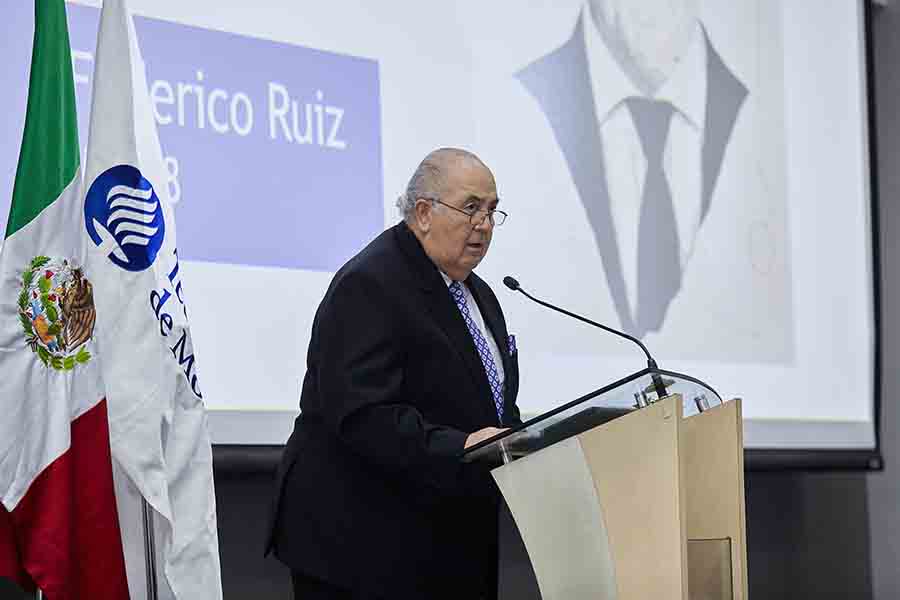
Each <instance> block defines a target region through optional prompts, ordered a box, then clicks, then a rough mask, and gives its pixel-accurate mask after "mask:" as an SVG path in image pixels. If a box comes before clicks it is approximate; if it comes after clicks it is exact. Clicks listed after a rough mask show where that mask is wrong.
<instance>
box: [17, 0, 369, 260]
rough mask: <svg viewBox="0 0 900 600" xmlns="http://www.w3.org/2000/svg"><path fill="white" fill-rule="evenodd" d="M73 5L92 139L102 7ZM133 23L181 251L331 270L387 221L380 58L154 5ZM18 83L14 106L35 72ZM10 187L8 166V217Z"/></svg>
mask: <svg viewBox="0 0 900 600" xmlns="http://www.w3.org/2000/svg"><path fill="white" fill-rule="evenodd" d="M15 4H22V5H25V4H26V3H15ZM67 10H68V14H69V29H70V37H71V43H72V48H73V62H74V68H75V78H76V94H77V99H78V112H79V130H80V135H81V141H82V145H84V144H85V142H86V141H87V125H88V122H89V121H88V119H89V114H88V113H89V110H90V93H91V85H92V84H93V81H92V77H93V75H92V73H93V65H94V63H93V61H94V50H95V44H96V35H97V27H98V20H99V11H98V10H97V9H95V8H92V7H85V6H77V5H71V4H70V5H68V6H67ZM7 14H9V15H11V17H12V18H13V20H14V21H16V22H18V23H17V24H16V25H17V26H14V27H12V28H10V29H8V30H9V31H11V32H16V33H15V35H17V36H19V37H21V40H18V41H17V42H16V43H17V44H23V45H25V46H26V47H28V48H29V51H28V52H29V53H30V43H31V31H32V27H33V16H32V15H31V14H30V9H29V10H18V9H16V10H13V11H9V9H4V15H5V16H6V15H7ZM19 25H21V26H19ZM135 27H136V30H137V33H138V38H139V43H140V45H141V51H142V53H143V56H144V61H145V63H146V65H147V81H148V85H149V86H150V91H151V99H152V101H153V106H154V112H155V115H156V120H157V124H158V129H159V135H160V141H161V143H162V147H163V154H164V155H165V156H166V160H167V166H168V168H169V173H170V180H169V181H168V182H166V183H165V184H166V185H169V191H170V193H171V195H172V196H173V199H175V200H177V203H176V210H175V215H176V223H177V227H178V246H179V255H180V256H182V257H184V258H185V259H188V260H199V261H209V262H217V263H231V264H243V265H258V266H274V267H284V268H296V269H310V270H321V271H334V270H336V269H337V268H338V267H340V265H341V264H342V263H343V262H344V261H346V260H347V259H348V258H349V257H350V256H352V255H353V254H354V253H355V252H356V251H357V250H358V249H360V248H361V247H362V246H364V245H365V243H366V242H367V241H368V240H370V239H371V238H372V237H374V236H375V235H376V234H377V233H378V232H380V231H381V230H382V228H383V226H384V200H383V185H382V160H381V106H380V99H379V98H380V96H379V94H380V88H379V74H378V63H377V62H376V61H374V60H369V59H365V58H358V57H352V56H347V55H342V54H336V53H333V52H324V51H320V50H314V49H310V48H305V47H301V46H296V45H290V44H284V43H278V42H271V41H266V40H260V39H256V38H251V37H247V36H242V35H236V34H232V33H225V32H220V31H212V30H208V29H202V28H198V27H191V26H186V25H180V24H176V23H171V22H167V21H162V20H157V19H150V18H142V17H136V18H135ZM20 53H21V52H20ZM15 58H16V64H20V63H22V64H27V60H28V56H22V57H18V56H16V57H15ZM10 75H16V74H15V73H13V74H9V73H7V74H6V77H7V78H9V77H10ZM17 82H18V85H19V86H20V87H21V88H22V93H8V94H7V95H6V96H5V97H4V98H3V99H2V100H0V110H2V111H4V112H5V114H7V115H9V111H16V114H18V115H21V114H22V111H23V110H24V105H23V104H22V98H21V97H22V96H23V94H24V91H25V90H24V88H25V87H27V75H24V76H22V77H21V79H19V80H16V81H13V82H12V83H13V84H14V86H13V87H15V84H16V83H17ZM8 89H9V88H8ZM4 104H5V105H7V106H3V105H4ZM7 108H8V109H9V110H8V111H7V110H6V109H7ZM4 118H6V119H7V122H5V123H3V126H5V127H7V128H8V129H10V130H15V129H16V127H18V135H17V136H10V138H11V139H10V138H7V140H6V141H4V142H0V145H9V146H14V148H2V149H0V156H3V157H4V158H6V157H12V160H13V166H12V167H11V169H12V170H14V164H15V157H16V156H17V153H18V145H19V142H20V140H21V137H20V134H21V123H20V122H17V121H16V119H11V118H9V117H4ZM21 118H22V117H18V120H19V121H20V120H21ZM156 185H161V184H159V183H158V184H156ZM11 187H12V179H11V177H10V179H9V191H6V190H4V194H3V200H4V201H5V204H6V205H5V206H2V207H0V209H2V210H3V214H4V217H5V214H6V211H7V210H8V199H9V196H10V195H11V191H12V190H11Z"/></svg>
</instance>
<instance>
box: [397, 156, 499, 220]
mask: <svg viewBox="0 0 900 600" xmlns="http://www.w3.org/2000/svg"><path fill="white" fill-rule="evenodd" d="M462 161H474V162H476V163H477V164H479V165H481V166H484V163H483V162H481V159H480V158H478V157H477V156H475V155H474V154H472V153H471V152H469V151H468V150H462V149H459V148H438V149H437V150H434V151H433V152H430V153H429V154H428V156H426V157H425V158H424V159H423V160H422V162H421V163H419V166H418V167H416V170H415V171H414V172H413V174H412V177H410V178H409V183H407V184H406V192H405V193H403V194H401V195H400V196H399V197H398V198H397V202H396V204H397V209H398V210H399V211H400V215H401V216H402V217H403V219H404V220H405V221H406V222H407V223H409V222H411V221H412V216H413V211H414V210H415V208H416V200H419V199H420V198H421V199H424V200H430V201H432V202H436V201H437V200H440V199H441V194H442V193H443V192H444V187H445V185H446V183H447V171H448V170H449V168H450V167H451V166H453V165H455V164H458V163H459V162H462Z"/></svg>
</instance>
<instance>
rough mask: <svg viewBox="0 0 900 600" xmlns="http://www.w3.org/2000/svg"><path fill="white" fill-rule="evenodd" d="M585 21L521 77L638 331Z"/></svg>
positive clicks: (625, 319)
mask: <svg viewBox="0 0 900 600" xmlns="http://www.w3.org/2000/svg"><path fill="white" fill-rule="evenodd" d="M583 20H584V16H583V15H581V16H579V17H578V23H577V25H576V26H575V32H574V33H573V34H572V37H571V38H570V39H569V40H568V41H567V42H566V43H565V44H564V45H563V46H562V47H560V48H559V49H558V50H556V51H554V52H552V53H550V54H548V55H547V56H545V57H543V58H541V59H539V60H538V61H536V62H534V63H532V64H530V65H528V66H527V67H525V68H524V69H522V70H521V71H519V72H518V73H517V74H516V77H517V78H518V80H519V81H520V82H521V83H522V85H523V86H524V87H525V88H526V89H527V90H528V92H529V93H530V94H531V95H532V96H534V98H535V100H537V102H538V104H540V106H541V108H542V109H543V112H544V114H545V115H546V116H547V120H548V121H549V122H550V126H551V127H552V128H553V133H554V136H555V137H556V141H557V143H558V144H559V146H560V148H561V149H562V152H563V155H564V156H565V159H566V163H567V164H568V165H569V172H570V174H571V176H572V179H573V180H574V182H575V187H576V188H577V189H578V195H579V197H580V198H581V202H582V204H583V205H584V210H585V212H586V213H587V217H588V221H589V222H590V225H591V229H593V231H594V240H595V242H596V244H597V248H598V249H599V251H600V258H601V259H602V261H603V269H604V271H605V272H606V279H607V282H608V284H609V291H610V294H611V295H612V299H613V304H614V305H615V307H616V312H617V313H618V315H619V318H620V319H621V323H622V327H623V329H625V330H626V331H633V330H634V319H633V318H632V315H631V310H630V308H629V306H628V300H627V296H626V294H625V277H624V276H623V274H622V263H621V258H620V256H619V248H618V245H617V244H616V234H615V229H614V226H613V220H612V213H611V211H610V205H609V190H608V188H607V184H606V165H605V163H604V160H603V145H602V144H603V142H602V140H601V139H600V130H599V126H598V124H597V118H596V109H595V107H594V95H593V91H592V90H591V83H590V80H589V79H588V77H589V76H590V75H589V71H588V63H587V52H586V50H585V47H584V33H583V29H582V27H583Z"/></svg>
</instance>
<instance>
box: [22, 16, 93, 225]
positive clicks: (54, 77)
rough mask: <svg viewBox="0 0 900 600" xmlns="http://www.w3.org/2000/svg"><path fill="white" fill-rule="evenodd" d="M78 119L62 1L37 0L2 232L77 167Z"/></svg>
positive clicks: (29, 215) (57, 190) (39, 205)
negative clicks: (25, 98) (25, 95)
mask: <svg viewBox="0 0 900 600" xmlns="http://www.w3.org/2000/svg"><path fill="white" fill-rule="evenodd" d="M78 162H79V154H78V121H77V118H76V113H75V81H74V79H73V74H72V51H71V49H70V48H69V30H68V27H67V26H66V5H65V2H64V0H35V8H34V50H33V51H32V55H31V80H30V82H29V84H28V110H27V112H26V113H25V133H24V135H23V136H22V149H21V150H20V151H19V166H18V169H17V170H16V184H15V187H14V188H13V198H12V206H11V207H10V209H9V220H8V221H7V224H6V237H9V236H11V235H12V234H14V233H15V232H16V231H18V230H19V229H21V228H22V227H24V226H25V225H27V224H28V223H29V222H30V221H31V220H32V219H34V218H35V217H36V216H37V215H38V214H39V213H40V212H41V211H42V210H44V209H45V208H46V207H47V206H49V205H50V204H52V203H53V201H54V200H56V198H57V197H59V195H60V194H61V193H62V191H63V190H64V189H65V188H66V186H68V185H69V183H71V181H72V179H74V177H75V172H76V171H77V169H78Z"/></svg>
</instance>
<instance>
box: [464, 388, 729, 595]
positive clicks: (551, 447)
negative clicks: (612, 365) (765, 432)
mask: <svg viewBox="0 0 900 600" xmlns="http://www.w3.org/2000/svg"><path fill="white" fill-rule="evenodd" d="M661 373H664V376H665V377H669V376H671V379H669V380H668V381H669V382H670V383H669V385H670V387H678V386H679V385H680V386H681V387H684V388H685V392H686V393H687V394H690V396H691V397H692V401H691V402H685V398H686V396H685V394H684V393H677V392H676V393H672V392H670V395H668V396H664V397H663V398H660V399H658V400H655V401H654V400H652V399H651V400H650V401H649V402H646V403H640V404H642V405H643V404H647V405H646V406H643V407H642V408H640V409H636V410H631V409H629V408H628V407H621V406H620V407H619V408H618V409H617V408H615V407H614V406H612V405H611V404H610V399H611V398H613V399H614V398H615V397H616V396H618V397H619V399H621V397H623V395H630V394H623V393H622V388H624V389H626V390H635V389H637V390H638V392H636V393H635V397H638V395H637V394H639V393H640V392H641V391H642V390H643V387H644V384H645V383H646V382H647V379H648V378H649V376H650V375H651V374H650V373H648V372H641V373H638V374H636V375H635V376H633V378H632V379H631V380H629V381H626V382H625V383H626V384H629V383H630V388H629V386H628V385H623V384H622V382H618V383H617V384H614V386H615V387H611V388H609V389H605V390H598V392H595V394H594V395H590V396H588V397H585V398H583V399H579V400H578V401H575V402H573V403H570V404H569V405H566V406H564V407H561V408H560V409H557V410H556V411H551V414H549V415H542V416H541V417H537V418H536V419H532V420H531V421H529V422H527V423H526V424H525V425H524V426H523V427H521V428H520V429H518V430H517V431H513V432H510V434H508V435H506V436H505V437H499V438H496V439H495V440H493V441H491V440H489V441H488V442H485V443H484V444H482V445H481V446H479V447H476V448H475V449H473V452H472V453H471V454H470V455H469V456H467V459H468V460H490V459H491V457H493V458H494V459H495V460H497V462H498V463H500V462H502V463H504V464H502V465H500V466H497V467H496V468H494V469H493V471H492V473H493V476H494V478H495V480H496V482H497V484H498V486H499V488H500V490H501V492H502V494H503V496H504V498H505V500H506V503H507V505H508V507H509V510H510V513H511V514H512V517H513V519H514V520H515V523H516V526H517V527H518V529H519V533H520V535H521V538H522V541H523V542H524V546H525V548H526V550H527V553H528V557H529V560H530V562H531V566H532V568H533V570H534V575H535V578H536V579H537V585H538V587H539V589H540V594H541V597H542V598H543V600H581V599H585V600H587V599H591V600H645V599H649V598H653V599H655V600H664V599H669V598H671V599H673V600H674V599H691V600H720V599H722V600H724V599H728V600H746V599H747V554H746V532H745V513H744V464H743V436H742V422H741V402H740V400H733V401H730V402H726V403H718V402H719V401H718V400H717V403H716V405H715V406H712V407H709V408H707V406H706V405H707V402H706V400H705V395H704V394H702V393H701V392H706V391H708V392H709V393H710V395H713V394H715V392H713V391H712V390H711V388H708V387H707V386H705V385H704V384H702V383H700V382H699V381H697V380H693V379H690V380H683V379H681V378H682V377H684V376H677V375H676V374H674V373H669V372H661ZM672 384H676V385H672ZM617 389H618V391H616V390H617ZM647 389H650V386H648V387H647ZM644 398H645V399H646V395H644ZM620 404H621V403H620ZM695 405H696V407H697V408H696V410H689V411H686V409H685V407H686V406H687V407H689V408H692V407H693V406H695ZM685 412H688V413H689V414H687V415H686V414H685ZM690 413H693V414H690ZM593 422H599V423H600V424H596V425H593V424H592V423H593ZM567 434H571V435H567Z"/></svg>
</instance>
